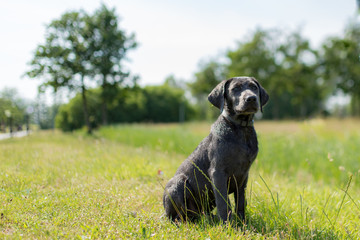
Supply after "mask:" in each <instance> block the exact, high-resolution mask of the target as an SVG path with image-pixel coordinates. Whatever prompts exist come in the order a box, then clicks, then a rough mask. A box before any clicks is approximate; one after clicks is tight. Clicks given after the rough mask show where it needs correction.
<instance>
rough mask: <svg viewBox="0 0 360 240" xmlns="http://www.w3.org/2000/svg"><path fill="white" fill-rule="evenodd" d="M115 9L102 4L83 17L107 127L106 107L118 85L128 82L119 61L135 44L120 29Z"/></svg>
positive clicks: (133, 38) (116, 91)
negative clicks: (100, 91)
mask: <svg viewBox="0 0 360 240" xmlns="http://www.w3.org/2000/svg"><path fill="white" fill-rule="evenodd" d="M118 22H119V20H118V16H117V15H116V13H115V9H114V8H113V9H108V8H107V7H106V6H105V5H102V6H101V7H100V8H99V9H98V10H96V11H95V13H94V14H93V15H92V16H88V17H87V18H86V23H87V27H88V31H87V33H88V35H87V36H86V38H87V39H88V42H89V46H88V47H89V49H90V51H91V53H92V54H91V55H90V63H91V66H92V70H93V71H94V74H95V75H97V76H99V79H101V80H100V81H101V83H100V85H101V89H102V93H101V99H102V104H101V112H102V123H103V125H107V123H108V117H107V108H108V107H107V105H108V104H110V103H111V101H112V100H113V99H114V98H115V96H116V94H117V93H118V90H119V88H118V85H119V84H121V83H123V82H124V80H125V79H126V78H128V79H129V75H130V73H129V72H127V71H125V70H124V67H123V66H122V64H121V63H122V61H123V60H126V55H127V52H128V51H129V50H131V49H134V48H135V47H136V45H137V43H136V42H135V36H134V34H131V35H129V36H128V35H126V33H125V32H124V31H123V30H121V29H120V28H119V25H118Z"/></svg>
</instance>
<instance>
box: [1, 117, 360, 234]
mask: <svg viewBox="0 0 360 240" xmlns="http://www.w3.org/2000/svg"><path fill="white" fill-rule="evenodd" d="M359 126H360V121H359V120H350V119H345V120H312V121H303V122H290V121H289V122H286V121H285V122H263V121H258V122H256V123H255V127H256V129H257V133H258V138H259V148H260V152H259V155H258V157H257V160H256V161H255V163H254V164H253V166H252V168H251V171H250V179H249V183H248V188H247V190H246V195H247V209H246V219H247V220H246V223H245V224H241V223H236V222H230V223H228V224H221V223H219V221H218V220H217V219H216V218H213V217H210V216H206V215H204V216H201V218H200V220H198V221H197V222H195V223H181V224H179V225H174V224H172V223H171V222H169V221H168V220H167V219H166V218H164V217H163V206H162V194H163V186H164V185H165V184H166V182H167V181H168V180H169V179H170V178H171V177H172V176H173V174H174V173H175V171H176V169H177V167H178V166H179V165H180V163H181V162H182V161H183V160H184V159H185V158H186V157H187V155H189V154H190V153H191V152H192V151H193V150H194V149H195V147H196V146H197V145H198V143H199V142H200V141H201V140H202V138H203V137H204V136H206V135H207V134H208V132H209V129H210V123H187V124H182V125H180V124H132V125H117V126H109V127H104V128H101V129H99V130H97V131H96V132H95V134H94V136H87V135H86V134H85V133H84V132H83V131H79V132H75V133H61V132H59V131H38V132H34V133H33V134H32V135H30V136H28V137H24V138H19V139H8V140H3V141H0V202H1V206H0V238H1V239H22V238H23V239H43V238H48V239H54V238H70V239H142V238H144V239H282V238H284V239H359V238H360V177H359V174H360V150H359V146H360V127H359Z"/></svg>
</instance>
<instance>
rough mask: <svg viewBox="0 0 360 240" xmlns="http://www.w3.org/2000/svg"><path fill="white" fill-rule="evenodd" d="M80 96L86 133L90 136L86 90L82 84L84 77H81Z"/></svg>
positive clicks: (90, 128)
mask: <svg viewBox="0 0 360 240" xmlns="http://www.w3.org/2000/svg"><path fill="white" fill-rule="evenodd" d="M81 96H82V102H83V110H84V117H85V124H86V127H87V133H88V134H92V127H91V123H90V117H89V111H88V105H87V99H86V88H85V84H84V76H81Z"/></svg>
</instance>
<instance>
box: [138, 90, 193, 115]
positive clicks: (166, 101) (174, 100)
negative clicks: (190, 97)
mask: <svg viewBox="0 0 360 240" xmlns="http://www.w3.org/2000/svg"><path fill="white" fill-rule="evenodd" d="M144 95H145V98H146V104H145V108H146V114H145V118H144V120H145V121H148V122H178V121H179V114H180V113H179V112H180V109H181V108H184V111H185V113H186V115H185V118H186V119H191V114H192V110H191V108H190V106H189V103H188V102H187V101H186V99H185V97H184V91H183V90H181V89H177V88H172V87H170V86H168V85H166V84H165V85H163V86H147V87H145V88H144Z"/></svg>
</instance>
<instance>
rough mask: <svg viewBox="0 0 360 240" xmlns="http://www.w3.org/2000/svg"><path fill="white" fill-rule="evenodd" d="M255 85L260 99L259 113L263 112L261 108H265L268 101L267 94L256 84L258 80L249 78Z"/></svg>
mask: <svg viewBox="0 0 360 240" xmlns="http://www.w3.org/2000/svg"><path fill="white" fill-rule="evenodd" d="M251 79H252V80H253V81H254V82H255V83H256V85H257V86H258V88H259V98H260V110H261V112H262V111H263V110H262V108H263V106H265V104H266V103H267V102H268V101H269V94H268V93H267V92H266V91H265V89H264V88H263V87H262V86H261V85H260V83H259V82H258V80H256V79H255V78H251Z"/></svg>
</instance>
